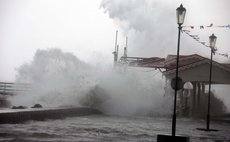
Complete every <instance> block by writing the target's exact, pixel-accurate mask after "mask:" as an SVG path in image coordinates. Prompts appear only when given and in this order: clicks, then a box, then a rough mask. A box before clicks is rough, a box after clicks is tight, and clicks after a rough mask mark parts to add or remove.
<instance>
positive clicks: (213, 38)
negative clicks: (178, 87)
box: [197, 34, 218, 131]
mask: <svg viewBox="0 0 230 142" xmlns="http://www.w3.org/2000/svg"><path fill="white" fill-rule="evenodd" d="M216 39H217V37H216V36H215V35H214V34H212V35H211V36H209V44H210V45H209V47H210V48H211V58H210V70H209V88H208V112H207V120H206V128H197V129H198V130H202V131H218V130H216V129H210V128H209V124H210V99H211V85H212V56H213V54H214V53H215V51H216V50H217V49H216V48H215V45H216Z"/></svg>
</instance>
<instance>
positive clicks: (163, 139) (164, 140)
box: [157, 135, 189, 142]
mask: <svg viewBox="0 0 230 142" xmlns="http://www.w3.org/2000/svg"><path fill="white" fill-rule="evenodd" d="M157 142H189V137H185V136H171V135H157Z"/></svg>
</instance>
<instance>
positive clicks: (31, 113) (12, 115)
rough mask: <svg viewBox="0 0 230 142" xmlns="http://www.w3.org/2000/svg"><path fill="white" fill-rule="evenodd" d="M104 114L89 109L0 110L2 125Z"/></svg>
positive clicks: (0, 122)
mask: <svg viewBox="0 0 230 142" xmlns="http://www.w3.org/2000/svg"><path fill="white" fill-rule="evenodd" d="M94 114H102V113H101V112H100V111H98V110H95V109H92V108H87V107H78V108H52V109H44V108H41V109H20V110H8V111H7V110H4V111H1V110H0V124H7V123H8V124H16V123H23V122H25V121H29V120H36V121H44V120H47V119H61V118H65V117H74V116H84V115H94Z"/></svg>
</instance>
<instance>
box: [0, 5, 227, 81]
mask: <svg viewBox="0 0 230 142" xmlns="http://www.w3.org/2000/svg"><path fill="white" fill-rule="evenodd" d="M181 3H183V5H184V7H186V9H187V14H186V19H185V25H195V26H196V25H197V26H199V25H209V24H210V23H213V24H214V25H226V24H230V19H229V18H228V17H229V15H228V14H229V13H230V10H229V8H228V6H229V5H230V1H229V0H202V1H201V0H163V1H162V0H125V1H124V0H102V1H101V0H39V1H38V0H20V1H18V0H1V1H0V21H1V22H0V66H1V70H0V80H6V81H12V80H14V78H15V73H16V71H15V68H17V67H19V66H20V65H21V64H23V63H25V62H30V61H31V60H32V58H33V56H34V53H35V51H36V50H37V49H47V48H54V47H57V48H60V49H62V50H63V51H64V52H72V53H73V54H75V55H76V56H77V57H79V58H80V59H82V60H84V61H86V62H93V61H94V62H98V61H102V60H105V61H106V62H109V63H112V59H113V57H112V54H111V52H112V50H113V49H114V47H113V46H114V38H115V30H116V29H118V30H119V38H118V41H119V44H120V47H123V46H124V44H125V36H126V35H128V36H129V49H128V51H129V55H131V56H146V57H149V56H163V57H165V56H166V55H167V54H175V50H176V42H177V24H176V16H175V9H176V8H177V7H178V6H179V5H180V4H181ZM194 33H195V34H196V33H198V34H199V35H200V37H201V38H202V40H205V41H208V36H209V35H210V34H211V33H215V34H216V35H217V37H218V40H217V46H218V48H219V51H220V52H224V53H225V52H228V53H230V49H229V47H230V46H229V45H230V42H229V40H228V37H229V36H230V29H217V28H212V29H205V30H203V31H201V30H194ZM121 51H122V49H121ZM181 53H182V54H193V53H199V54H201V55H203V56H208V55H209V50H208V49H207V48H205V47H203V46H201V45H200V44H197V43H196V42H195V41H194V40H192V39H191V38H189V37H188V36H186V35H184V34H183V35H182V39H181ZM215 58H220V60H224V59H222V58H221V57H217V56H216V57H215Z"/></svg>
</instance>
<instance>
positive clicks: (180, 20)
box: [172, 4, 186, 136]
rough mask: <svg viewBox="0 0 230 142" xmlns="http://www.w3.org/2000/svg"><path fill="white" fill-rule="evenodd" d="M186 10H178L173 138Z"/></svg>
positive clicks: (179, 8) (173, 134) (181, 8)
mask: <svg viewBox="0 0 230 142" xmlns="http://www.w3.org/2000/svg"><path fill="white" fill-rule="evenodd" d="M185 13H186V9H185V8H184V7H183V5H182V4H181V5H180V7H178V8H177V9H176V15H177V24H178V25H179V27H178V42H177V58H176V82H175V93H174V107H173V117H172V136H175V135H176V100H177V90H178V89H179V88H178V86H179V85H178V84H179V83H178V65H179V55H180V33H181V29H182V27H181V25H182V24H183V23H184V18H185Z"/></svg>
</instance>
